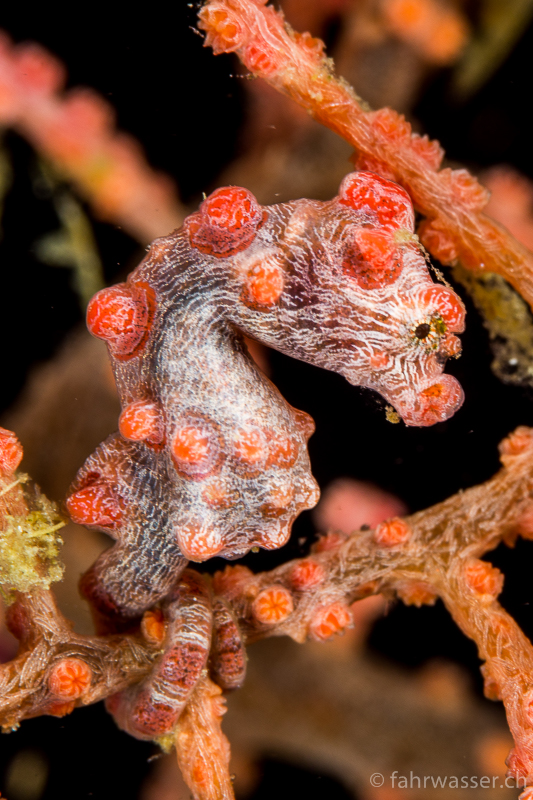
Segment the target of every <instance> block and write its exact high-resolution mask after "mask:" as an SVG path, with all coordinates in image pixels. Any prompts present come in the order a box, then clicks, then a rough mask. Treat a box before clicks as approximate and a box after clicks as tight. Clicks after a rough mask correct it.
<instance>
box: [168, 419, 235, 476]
mask: <svg viewBox="0 0 533 800" xmlns="http://www.w3.org/2000/svg"><path fill="white" fill-rule="evenodd" d="M170 449H171V454H172V459H173V462H174V466H175V468H176V471H177V472H178V474H179V475H181V476H182V477H184V478H189V479H190V480H203V479H204V478H208V477H210V476H211V475H214V474H216V473H217V472H218V471H219V470H220V467H221V465H222V461H223V458H224V454H223V450H222V447H221V440H220V434H219V431H218V426H217V425H216V423H215V422H214V421H213V420H211V419H209V418H208V417H206V416H203V415H201V414H195V413H190V414H186V415H185V416H184V417H183V418H182V419H181V420H179V421H178V424H177V425H176V427H175V429H174V433H173V435H172V439H171V444H170Z"/></svg>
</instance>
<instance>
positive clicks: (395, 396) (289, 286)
mask: <svg viewBox="0 0 533 800" xmlns="http://www.w3.org/2000/svg"><path fill="white" fill-rule="evenodd" d="M413 230H414V216H413V210H412V205H411V202H410V200H409V197H408V195H407V194H406V193H405V192H404V190H403V189H401V188H400V187H398V186H396V185H395V184H393V183H391V182H390V181H386V180H384V179H382V178H379V177H378V176H376V175H373V174H372V173H368V172H358V173H352V174H351V175H348V176H347V177H346V178H345V179H344V181H343V183H342V184H341V187H340V191H339V196H338V197H336V198H334V199H333V200H331V201H329V202H319V201H313V200H297V201H294V202H291V203H286V204H280V205H276V206H270V207H262V206H260V205H259V204H258V203H257V201H256V200H255V198H254V197H253V195H252V194H251V193H250V192H248V191H247V190H246V189H242V188H238V187H228V188H224V189H219V190H217V191H216V192H214V193H213V194H212V195H210V197H208V198H207V199H206V200H205V201H204V202H203V203H202V205H201V206H200V209H199V211H198V212H196V213H195V214H192V215H191V216H190V217H188V218H187V220H186V221H185V224H184V226H183V227H182V228H181V229H179V230H177V231H175V232H174V233H172V234H171V235H170V236H168V237H166V238H163V239H158V240H157V241H156V242H154V244H153V245H152V246H151V248H150V251H149V253H148V255H147V257H146V258H145V259H144V261H143V262H142V263H141V264H140V265H139V267H137V269H136V270H135V271H134V272H133V273H132V274H131V275H130V277H129V278H128V280H127V281H126V283H124V284H119V285H117V286H114V287H111V288H110V289H105V290H103V291H102V292H99V293H98V294H97V295H96V296H95V298H93V300H92V302H91V304H90V306H89V309H88V317H87V319H88V326H89V329H90V330H91V332H92V333H93V334H94V335H96V336H99V337H100V338H103V339H105V340H106V342H107V344H108V348H109V352H110V356H111V359H112V362H113V369H114V372H115V378H116V382H117V387H118V391H119V394H120V397H121V401H122V408H123V411H122V414H121V417H120V422H119V429H120V433H118V434H115V435H114V436H112V437H110V438H109V439H107V440H106V441H105V442H104V443H103V444H102V445H101V446H100V447H99V448H98V450H97V451H96V452H95V453H94V454H93V455H92V456H91V457H90V458H89V459H88V460H87V462H86V463H85V465H84V466H83V468H82V469H81V470H80V473H79V474H78V476H77V479H76V481H75V483H74V485H73V487H72V493H71V495H70V497H69V499H68V501H67V507H68V509H69V511H70V514H71V516H72V517H73V519H74V520H75V521H78V522H81V523H82V524H86V525H91V526H94V527H98V528H100V529H102V530H104V531H106V532H107V533H109V534H110V535H111V536H113V537H114V538H115V539H116V544H115V545H114V546H113V547H112V548H110V549H109V550H108V551H107V552H106V553H104V554H103V556H102V557H101V558H100V559H99V560H98V561H97V562H96V564H95V565H94V566H93V568H92V569H91V570H90V571H89V573H87V575H86V576H85V577H84V579H83V582H82V587H83V591H84V593H85V594H86V596H87V597H88V598H89V599H90V601H91V602H92V604H93V606H95V607H96V609H97V610H98V611H99V612H100V613H101V614H103V615H106V616H108V617H112V618H114V619H115V620H120V619H122V620H124V619H126V620H127V619H129V618H133V617H138V616H139V615H140V614H141V613H142V612H143V611H144V610H145V609H147V608H148V607H150V606H151V605H153V604H154V603H155V602H157V601H158V600H160V599H162V598H163V597H165V596H166V595H167V594H168V593H169V592H170V591H171V589H172V586H173V585H174V584H175V582H176V580H177V579H178V577H179V575H180V573H181V572H182V571H183V569H184V568H185V565H186V562H187V559H191V560H194V561H203V560H205V559H207V558H210V557H211V556H214V555H220V556H224V557H225V558H236V557H238V556H241V555H242V554H244V553H245V552H247V551H248V550H249V549H250V548H251V547H253V546H259V547H262V548H267V549H268V548H277V547H280V546H281V545H282V544H283V543H284V542H285V541H286V540H287V538H288V536H289V533H290V528H291V524H292V522H293V520H294V518H295V517H296V516H297V515H298V514H299V513H300V511H301V510H302V509H304V508H309V507H312V506H313V505H314V504H315V503H316V502H317V499H318V490H317V487H316V484H315V481H314V479H313V478H312V475H311V472H310V465H309V458H308V454H307V447H306V442H307V439H308V437H309V436H310V434H311V433H312V431H313V429H314V425H313V422H312V420H311V418H310V417H309V416H308V415H307V414H305V413H303V412H301V411H297V410H295V409H293V408H292V407H291V406H289V405H288V404H287V403H286V402H285V401H284V399H283V398H282V397H281V395H280V394H279V392H278V391H277V389H276V388H275V387H274V386H273V385H272V384H271V383H270V381H268V380H267V378H266V377H265V376H264V375H263V374H262V373H261V372H260V370H259V369H258V368H257V367H256V365H255V364H254V362H253V361H252V360H251V358H250V357H249V355H248V353H247V351H246V348H245V346H244V343H243V338H242V337H243V334H246V335H248V336H251V337H253V338H256V339H257V340H259V341H260V342H263V343H265V344H267V345H269V346H271V347H274V348H276V349H278V350H280V351H282V352H284V353H287V354H289V355H292V356H294V357H296V358H299V359H302V360H305V361H308V362H310V363H313V364H316V365H319V366H321V367H325V368H327V369H332V370H335V371H336V372H339V373H341V374H343V375H344V376H345V377H346V378H347V379H348V380H349V381H350V382H351V383H353V384H358V385H362V386H367V387H369V388H372V389H375V390H377V391H379V392H380V393H381V394H382V395H383V396H384V397H385V398H386V399H387V400H388V401H389V402H390V403H392V405H394V407H395V408H396V410H397V411H398V413H399V414H400V415H401V416H402V417H403V419H404V420H405V422H406V423H407V424H409V425H432V424H434V423H435V422H438V421H440V420H443V419H446V418H448V417H449V416H451V415H452V414H453V413H454V411H455V410H456V409H457V408H458V407H459V405H460V404H461V402H462V391H461V388H460V386H459V384H458V383H457V381H456V380H455V379H454V378H452V377H450V376H447V375H442V369H443V364H444V362H445V360H446V358H447V357H448V356H450V355H456V354H457V353H458V352H459V349H460V348H459V343H458V340H457V338H456V337H455V336H454V335H453V333H454V332H458V331H461V330H462V329H463V324H464V309H463V306H462V304H461V302H460V300H459V299H458V298H457V296H456V295H455V294H454V293H453V292H452V291H451V290H450V289H447V288H445V287H443V286H440V285H436V284H434V283H433V282H432V280H431V278H430V276H429V273H428V271H427V268H426V264H425V260H424V257H423V255H422V254H421V252H420V248H419V246H418V244H417V240H416V237H415V236H414V234H413Z"/></svg>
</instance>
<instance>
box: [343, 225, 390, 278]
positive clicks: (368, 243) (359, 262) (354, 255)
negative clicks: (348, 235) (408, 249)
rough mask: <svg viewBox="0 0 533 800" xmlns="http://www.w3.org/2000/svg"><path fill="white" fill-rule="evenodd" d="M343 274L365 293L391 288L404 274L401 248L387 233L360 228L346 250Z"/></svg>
mask: <svg viewBox="0 0 533 800" xmlns="http://www.w3.org/2000/svg"><path fill="white" fill-rule="evenodd" d="M342 271H343V273H344V274H345V275H346V276H347V277H349V278H355V280H356V281H357V283H358V284H359V286H361V288H362V289H380V288H381V287H382V286H389V285H390V284H391V283H394V281H396V280H397V279H398V277H399V275H400V273H401V271H402V262H401V259H400V253H399V248H398V245H397V244H396V242H395V241H394V239H393V237H392V236H391V235H390V233H388V232H386V231H385V232H384V231H381V230H376V229H371V228H370V229H369V228H359V229H357V230H356V231H355V232H354V233H353V237H352V239H351V241H349V242H348V243H347V245H346V247H345V250H344V255H343V260H342Z"/></svg>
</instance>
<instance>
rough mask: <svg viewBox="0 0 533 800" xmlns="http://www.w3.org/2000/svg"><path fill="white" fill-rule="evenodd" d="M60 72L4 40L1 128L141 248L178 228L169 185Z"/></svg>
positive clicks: (31, 48) (104, 109)
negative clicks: (23, 142) (42, 158)
mask: <svg viewBox="0 0 533 800" xmlns="http://www.w3.org/2000/svg"><path fill="white" fill-rule="evenodd" d="M64 83H65V72H64V68H63V66H62V65H61V64H60V63H59V62H58V61H57V60H56V59H55V58H54V57H53V56H51V55H50V54H49V53H48V52H47V51H46V50H44V49H43V48H42V47H40V46H39V45H36V44H20V45H16V46H14V45H13V44H12V43H11V42H10V40H9V38H8V37H7V36H6V35H5V34H3V33H0V126H11V127H14V128H15V129H16V130H17V131H19V133H21V134H22V135H23V136H25V137H26V138H27V139H28V140H29V141H30V142H31V144H32V145H33V146H34V147H35V148H36V149H37V150H38V151H39V152H40V153H41V154H42V155H44V156H45V157H46V158H48V159H50V160H51V162H52V163H53V164H54V166H55V167H56V168H57V169H58V170H59V171H60V173H61V175H64V176H65V177H66V178H68V179H69V180H72V181H74V183H75V184H76V186H77V188H78V190H79V191H80V192H81V194H82V195H83V196H84V197H86V198H87V199H88V200H89V201H90V202H91V204H92V205H93V207H94V209H95V210H96V212H97V213H98V214H99V215H100V216H101V217H103V218H104V219H106V220H110V221H112V222H114V223H116V224H119V225H121V226H122V227H123V228H124V229H125V230H126V231H128V232H129V233H130V234H131V235H132V236H133V237H135V238H138V239H139V240H140V241H141V242H143V243H148V242H150V241H152V239H154V238H155V237H157V236H161V235H163V234H165V233H168V231H170V230H172V229H173V228H175V227H177V226H178V225H179V224H181V222H182V220H183V213H182V208H181V206H180V203H179V201H178V199H177V197H176V193H175V189H174V186H173V184H172V181H171V180H170V179H169V178H168V177H167V176H166V175H164V174H162V173H156V172H154V171H153V170H152V169H151V167H150V166H149V165H148V164H147V162H146V161H145V159H144V156H143V153H142V151H141V148H140V147H139V145H138V144H137V142H136V141H135V140H134V139H133V138H132V137H130V136H128V135H127V134H124V133H119V132H117V130H116V129H115V121H114V112H113V109H112V107H111V106H110V105H109V104H108V103H107V102H106V101H105V100H103V98H101V97H100V96H99V95H97V94H96V93H95V92H93V91H91V90H90V89H80V88H77V89H71V90H70V91H69V92H68V93H64V92H63V86H64Z"/></svg>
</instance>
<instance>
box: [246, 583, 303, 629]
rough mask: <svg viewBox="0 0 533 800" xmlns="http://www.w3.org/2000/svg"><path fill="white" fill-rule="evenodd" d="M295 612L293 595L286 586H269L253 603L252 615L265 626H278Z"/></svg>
mask: <svg viewBox="0 0 533 800" xmlns="http://www.w3.org/2000/svg"><path fill="white" fill-rule="evenodd" d="M293 611H294V602H293V599H292V595H291V593H290V592H289V591H288V589H285V587H284V586H269V587H268V588H267V589H263V591H261V592H259V594H258V595H257V597H256V598H255V600H254V602H253V603H252V614H253V616H254V618H255V619H256V620H257V622H260V623H261V624H263V625H276V624H277V623H278V622H283V621H284V620H286V619H287V618H288V617H289V616H290V615H291V614H292V612H293Z"/></svg>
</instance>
